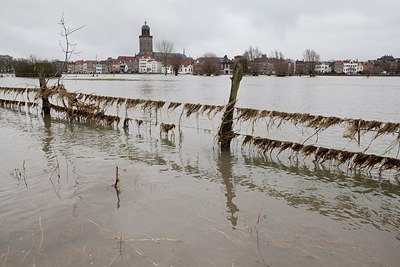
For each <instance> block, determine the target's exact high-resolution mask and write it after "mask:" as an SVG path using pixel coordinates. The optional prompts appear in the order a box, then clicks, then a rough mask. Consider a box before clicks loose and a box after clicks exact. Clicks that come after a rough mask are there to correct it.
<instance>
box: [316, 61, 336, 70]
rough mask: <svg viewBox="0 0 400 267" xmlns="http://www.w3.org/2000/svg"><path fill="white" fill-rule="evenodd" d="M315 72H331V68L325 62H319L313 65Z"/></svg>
mask: <svg viewBox="0 0 400 267" xmlns="http://www.w3.org/2000/svg"><path fill="white" fill-rule="evenodd" d="M315 72H316V73H331V72H332V68H331V66H330V65H329V64H328V63H327V62H321V63H320V64H317V65H315Z"/></svg>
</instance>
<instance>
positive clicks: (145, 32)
mask: <svg viewBox="0 0 400 267" xmlns="http://www.w3.org/2000/svg"><path fill="white" fill-rule="evenodd" d="M152 54H153V36H151V35H150V27H149V25H147V22H146V21H145V22H144V25H143V26H142V35H140V36H139V55H142V56H144V55H152Z"/></svg>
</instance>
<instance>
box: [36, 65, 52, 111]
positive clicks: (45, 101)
mask: <svg viewBox="0 0 400 267" xmlns="http://www.w3.org/2000/svg"><path fill="white" fill-rule="evenodd" d="M39 85H40V95H41V96H42V111H43V114H44V115H50V101H49V98H48V90H49V89H48V88H47V82H46V79H45V78H44V75H43V73H40V74H39Z"/></svg>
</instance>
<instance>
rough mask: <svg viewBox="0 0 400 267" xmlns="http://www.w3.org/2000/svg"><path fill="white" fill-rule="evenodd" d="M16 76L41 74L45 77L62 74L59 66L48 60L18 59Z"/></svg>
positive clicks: (37, 75) (15, 67)
mask: <svg viewBox="0 0 400 267" xmlns="http://www.w3.org/2000/svg"><path fill="white" fill-rule="evenodd" d="M14 70H15V76H16V77H39V74H41V75H43V76H44V77H55V76H57V77H58V76H60V73H58V72H57V68H56V67H55V66H54V64H52V63H51V62H48V61H28V60H18V61H16V62H15V63H14Z"/></svg>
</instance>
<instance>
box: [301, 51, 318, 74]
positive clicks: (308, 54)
mask: <svg viewBox="0 0 400 267" xmlns="http://www.w3.org/2000/svg"><path fill="white" fill-rule="evenodd" d="M303 59H304V61H305V63H306V68H307V71H308V74H310V77H314V76H315V66H316V65H317V63H318V62H319V55H318V54H317V52H315V51H314V50H311V49H306V50H305V51H304V53H303Z"/></svg>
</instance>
